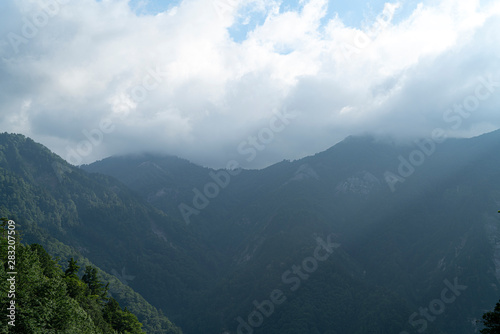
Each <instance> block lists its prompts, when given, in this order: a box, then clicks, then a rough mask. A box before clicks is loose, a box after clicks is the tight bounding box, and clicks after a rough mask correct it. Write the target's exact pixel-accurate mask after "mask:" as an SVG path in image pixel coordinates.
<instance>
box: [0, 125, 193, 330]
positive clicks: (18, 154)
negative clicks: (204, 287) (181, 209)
mask: <svg viewBox="0 0 500 334" xmlns="http://www.w3.org/2000/svg"><path fill="white" fill-rule="evenodd" d="M0 189H1V191H0V196H1V197H0V213H1V215H2V216H5V217H9V218H10V219H13V220H15V221H16V223H17V224H18V228H19V231H20V232H21V233H22V235H23V240H24V242H26V243H40V244H41V245H43V246H44V247H45V248H46V249H47V250H49V252H50V253H51V254H52V255H54V256H61V258H62V260H63V262H65V260H66V259H67V258H68V257H69V256H73V257H75V258H78V259H79V260H80V262H81V263H86V262H87V261H88V260H86V259H85V258H88V259H90V261H91V262H93V263H95V264H96V265H97V266H99V267H100V268H101V269H102V270H104V271H107V272H108V273H110V272H116V273H117V274H118V273H119V271H120V270H122V269H123V270H125V269H126V270H127V271H128V273H130V274H131V275H127V276H126V277H120V278H121V279H122V282H120V281H118V280H117V279H116V278H112V277H111V276H110V275H108V274H105V275H104V276H105V278H106V279H107V280H108V281H110V282H111V283H112V284H111V289H110V291H111V292H112V293H113V295H114V296H115V297H116V299H117V300H118V301H119V302H120V303H122V304H124V306H127V307H128V309H130V310H133V311H135V312H137V313H136V314H137V315H138V316H139V319H140V321H142V322H143V323H144V327H145V329H146V330H148V332H151V333H153V332H156V333H180V331H179V330H178V329H177V328H176V327H175V326H173V325H172V324H171V323H170V321H169V320H168V319H166V318H165V317H164V316H163V315H161V314H160V313H159V312H158V311H157V310H156V309H155V308H154V307H152V306H151V305H149V304H148V303H147V302H146V301H145V300H144V299H143V298H142V297H141V296H139V295H137V293H135V292H133V290H131V289H130V288H129V287H127V286H126V285H124V283H125V284H127V283H130V282H127V281H126V279H124V278H128V279H129V281H130V279H133V280H134V282H137V284H136V286H137V287H141V283H142V284H144V283H143V282H142V277H144V276H147V275H149V274H148V273H147V269H146V268H144V267H148V266H152V265H156V263H155V261H158V259H159V258H161V261H162V263H163V265H164V269H163V270H169V269H171V268H172V267H173V268H175V269H176V270H179V268H178V266H176V263H175V262H177V263H181V265H179V266H183V265H184V263H186V262H188V261H192V260H190V259H189V258H186V257H185V256H184V255H178V254H180V252H179V251H178V250H176V249H175V247H176V243H177V242H182V243H184V244H187V243H188V242H186V241H184V240H180V241H179V240H177V239H174V238H170V235H171V234H174V233H173V232H171V231H172V230H173V231H175V229H176V228H181V229H182V225H181V224H176V223H175V221H172V220H170V219H168V217H166V216H165V215H164V214H162V213H160V212H157V211H155V210H154V209H152V208H150V207H148V206H147V205H145V204H142V201H141V200H140V199H138V198H137V197H136V196H135V195H133V194H131V193H130V191H129V190H128V189H126V188H125V187H124V186H123V185H121V184H120V183H119V182H117V181H115V180H114V179H111V178H109V177H105V176H100V177H98V176H90V175H87V173H85V172H83V171H81V170H79V169H77V168H73V167H72V166H70V165H68V164H67V163H65V162H64V161H63V160H62V159H61V158H59V157H57V156H56V155H54V154H52V153H51V152H49V151H48V150H47V149H46V148H45V147H43V146H42V145H40V144H37V143H35V142H33V141H32V140H31V139H28V138H25V137H24V136H22V135H10V134H6V133H4V134H1V135H0ZM153 227H154V228H153ZM175 234H176V235H180V236H182V235H183V233H175ZM134 236H137V237H134ZM167 237H168V238H169V239H167ZM167 240H168V241H167ZM138 254H141V255H142V259H141V261H138ZM172 263H173V264H172ZM123 270H122V273H123V272H124V271H123ZM179 271H180V270H179ZM185 272H188V273H189V270H186V271H185ZM132 275H133V276H134V277H132ZM192 275H195V274H192ZM187 276H188V275H187ZM146 284H147V283H146ZM171 303H172V308H174V307H175V301H171Z"/></svg>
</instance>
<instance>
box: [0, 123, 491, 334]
mask: <svg viewBox="0 0 500 334" xmlns="http://www.w3.org/2000/svg"><path fill="white" fill-rule="evenodd" d="M0 145H1V148H0V153H1V155H0V167H1V172H2V173H1V176H0V178H1V180H0V185H1V190H2V192H1V193H2V201H1V202H0V205H1V207H0V209H1V212H0V213H1V214H2V216H7V217H9V218H10V219H13V220H15V221H16V222H17V223H18V224H19V229H20V230H21V231H23V233H24V241H25V242H27V243H40V244H42V245H43V246H44V247H46V249H47V250H48V252H49V253H50V254H51V255H59V256H61V258H63V257H64V258H65V259H67V258H68V257H69V256H73V255H71V254H73V253H75V252H76V253H79V254H80V256H81V257H82V258H83V257H85V258H88V259H89V260H90V261H91V262H92V263H93V264H95V265H96V266H98V267H99V268H100V269H101V270H102V271H104V272H108V273H113V274H114V275H115V276H116V277H117V278H118V279H120V281H121V282H120V281H118V279H112V278H110V280H111V281H112V282H115V283H117V284H120V283H121V285H120V286H121V287H120V288H115V290H113V288H111V292H112V295H113V297H115V298H116V299H117V300H118V301H119V302H120V304H121V305H123V306H127V307H128V309H129V310H130V311H132V312H133V313H134V314H137V315H138V318H139V321H140V322H141V323H143V325H144V328H145V329H146V330H148V327H147V326H150V327H149V328H150V330H151V332H154V331H153V329H152V328H153V327H155V326H156V327H155V328H157V330H159V329H158V328H159V327H161V326H164V327H165V326H166V328H171V329H169V330H171V332H172V333H174V332H176V331H178V330H177V329H175V328H174V327H173V325H172V324H171V323H170V322H169V321H168V320H166V318H164V317H162V316H161V314H160V313H158V312H157V311H156V310H155V309H154V308H152V307H151V306H149V305H148V304H147V303H146V302H145V301H144V300H140V297H138V296H137V295H133V296H132V295H131V294H132V292H131V290H130V288H129V287H128V286H125V284H127V285H130V287H131V288H133V289H134V290H135V291H137V292H139V293H140V294H141V295H142V296H144V298H145V299H146V300H147V301H148V302H150V303H151V304H152V305H154V306H155V307H156V308H158V309H161V310H163V312H164V313H165V314H166V315H167V316H168V317H169V318H170V319H171V320H172V321H173V322H174V323H175V324H176V325H178V326H180V327H181V328H182V330H183V332H184V333H187V334H198V333H200V334H201V333H208V334H212V333H213V334H221V333H231V334H232V333H252V332H253V333H287V334H288V333H291V334H293V333H297V334H299V333H300V334H303V333H314V334H318V333H321V334H332V333H342V334H343V333H401V332H403V333H405V332H406V333H417V332H423V331H427V332H429V333H450V334H451V333H454V334H455V333H459V334H460V333H471V332H474V330H475V327H476V325H475V319H479V318H480V317H481V315H482V314H483V313H484V311H486V310H489V309H492V307H493V306H494V305H495V302H496V301H497V300H498V298H499V297H500V291H499V290H498V278H499V277H500V276H499V275H500V274H498V273H499V272H500V267H499V268H498V269H497V267H496V265H495V264H496V263H498V261H497V259H498V258H500V253H498V250H497V246H496V241H497V239H498V238H499V237H500V231H499V230H498V223H499V219H498V217H497V215H498V214H497V211H498V207H499V205H500V157H498V155H495V154H494V152H497V151H498V149H499V148H500V147H499V146H500V132H494V133H490V134H487V135H484V136H481V137H477V138H472V139H448V140H445V141H444V142H443V141H442V140H438V139H436V140H435V141H425V142H424V141H421V142H419V143H418V144H415V143H413V144H411V145H406V146H405V145H396V144H394V143H391V142H389V141H387V140H385V141H381V140H375V139H373V138H371V137H349V138H347V139H346V140H344V141H343V142H341V143H339V144H337V145H335V146H334V147H332V148H330V149H329V150H327V151H325V152H322V153H319V154H316V155H315V156H311V157H307V158H304V159H300V160H297V161H283V162H281V163H278V164H276V165H273V166H270V167H268V168H266V169H263V170H237V169H235V170H212V169H208V168H203V167H200V166H197V165H195V164H192V163H190V162H188V161H186V160H182V159H179V158H176V157H170V156H158V155H151V154H144V155H136V156H126V157H112V158H108V159H104V160H103V161H100V162H96V163H94V164H92V165H89V166H82V168H75V167H72V166H70V165H68V164H66V163H65V162H64V161H63V160H62V159H60V158H59V157H57V156H55V155H54V154H52V153H50V152H49V151H48V150H47V149H46V148H44V147H42V146H41V145H39V144H36V143H34V142H33V141H32V140H30V139H27V138H25V137H23V136H20V135H9V134H3V135H1V136H0ZM242 159H243V158H242ZM103 174H107V175H108V176H105V175H103ZM82 261H83V260H82ZM79 262H80V260H79ZM81 263H82V264H83V262H81ZM123 283H125V284H123ZM120 289H121V291H122V293H121V294H119V293H117V292H113V291H120ZM123 291H127V293H123ZM115 294H116V296H115ZM138 300H139V302H137V301H138ZM127 303H128V304H127ZM129 305H130V307H129ZM146 305H147V307H149V308H148V309H147V311H145V310H146ZM133 307H135V308H136V309H135V310H134V309H133ZM136 310H137V312H136ZM140 312H142V314H140ZM152 314H154V315H152ZM157 316H158V318H156V317H157ZM155 319H158V321H157V322H155Z"/></svg>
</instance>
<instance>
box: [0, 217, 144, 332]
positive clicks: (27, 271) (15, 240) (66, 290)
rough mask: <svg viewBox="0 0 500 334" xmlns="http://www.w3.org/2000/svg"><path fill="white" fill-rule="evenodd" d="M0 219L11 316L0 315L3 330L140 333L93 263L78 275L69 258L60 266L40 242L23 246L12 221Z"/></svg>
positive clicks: (5, 301)
mask: <svg viewBox="0 0 500 334" xmlns="http://www.w3.org/2000/svg"><path fill="white" fill-rule="evenodd" d="M2 223H3V224H2V230H1V231H2V235H1V237H0V261H1V266H0V282H1V283H0V284H1V291H2V295H1V304H2V310H8V311H7V312H9V314H8V315H10V317H9V316H3V317H1V333H22V334H28V333H54V334H55V333H68V334H69V333H89V334H94V333H102V334H105V333H106V334H107V333H110V334H111V333H124V334H137V333H142V330H141V327H142V324H141V323H140V322H139V321H138V320H137V317H136V316H135V315H134V314H132V313H131V312H129V311H128V310H127V309H126V308H125V309H122V308H121V307H120V305H119V304H118V302H117V301H116V300H115V299H114V298H112V297H109V296H108V286H107V285H104V284H103V282H102V281H101V278H100V277H99V276H100V275H99V273H98V270H97V269H96V268H95V267H92V266H86V267H85V270H84V272H83V275H82V276H81V277H80V275H79V272H80V266H78V264H77V262H76V261H75V260H74V259H73V258H71V259H70V260H69V262H68V265H67V269H66V270H64V271H63V269H62V268H61V266H60V265H59V264H58V262H57V260H55V259H53V258H52V257H51V256H50V255H49V254H48V253H47V251H46V250H45V249H44V248H43V247H42V246H40V245H39V244H31V245H23V244H22V243H21V242H20V235H19V234H17V235H16V233H15V232H16V231H15V229H8V226H10V224H11V223H14V222H13V221H9V220H8V219H6V218H2ZM11 232H14V233H11ZM8 237H10V238H8ZM13 268H15V270H16V271H15V274H10V273H9V272H11V271H12V269H13ZM7 291H8V292H9V293H5V292H7Z"/></svg>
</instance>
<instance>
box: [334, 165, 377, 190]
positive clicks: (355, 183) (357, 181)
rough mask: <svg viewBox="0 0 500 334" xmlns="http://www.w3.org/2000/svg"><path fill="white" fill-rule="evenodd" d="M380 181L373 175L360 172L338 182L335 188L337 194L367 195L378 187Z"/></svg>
mask: <svg viewBox="0 0 500 334" xmlns="http://www.w3.org/2000/svg"><path fill="white" fill-rule="evenodd" d="M380 184H381V182H380V180H379V179H378V178H377V177H375V175H373V174H371V173H369V172H366V171H362V172H359V173H356V174H355V175H353V176H351V177H349V178H347V179H346V180H344V181H342V182H340V183H339V184H338V185H337V187H336V188H335V193H337V194H348V193H351V194H360V195H364V196H366V195H368V194H370V192H371V191H372V190H373V189H374V188H376V187H378V186H380Z"/></svg>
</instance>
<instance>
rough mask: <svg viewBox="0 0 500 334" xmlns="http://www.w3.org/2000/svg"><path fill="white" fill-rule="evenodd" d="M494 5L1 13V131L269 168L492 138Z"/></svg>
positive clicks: (316, 1) (205, 3)
mask: <svg viewBox="0 0 500 334" xmlns="http://www.w3.org/2000/svg"><path fill="white" fill-rule="evenodd" d="M498 31H500V0H489V1H479V0H467V1H463V0H435V1H420V2H419V1H413V0H401V1H399V2H383V1H362V0H350V1H328V0H286V1H285V0H284V1H280V0H268V1H264V0H244V1H243V0H173V1H159V0H157V1H153V0H150V1H148V0H133V1H127V0H101V1H95V0H78V1H69V0H3V1H2V2H1V3H0V131H2V132H9V133H21V134H23V135H26V136H29V137H31V138H32V139H34V140H35V141H37V142H40V143H42V144H44V145H45V146H47V147H48V148H49V149H51V150H52V151H54V152H55V153H57V154H58V155H60V156H61V157H62V158H64V159H66V160H67V161H68V162H70V163H72V164H74V165H80V164H87V163H91V162H93V161H96V160H99V159H103V158H105V157H107V156H111V155H122V154H130V153H139V152H144V151H148V152H153V153H162V154H171V155H177V156H180V157H182V158H186V159H189V160H191V161H193V162H195V163H197V164H200V165H203V166H209V167H214V168H224V167H226V166H227V163H228V162H229V161H231V160H236V161H237V162H238V163H239V165H240V166H242V167H244V168H263V167H266V166H269V165H271V164H273V163H276V162H279V161H282V160H284V159H289V160H294V159H299V158H302V157H304V156H307V155H313V154H315V153H318V152H320V151H323V150H325V149H327V148H329V147H331V146H333V145H335V144H336V143H338V142H339V141H341V140H343V139H344V138H345V137H347V136H350V135H375V136H380V137H384V138H386V137H390V138H394V140H396V141H398V142H408V143H411V142H412V141H413V140H414V139H416V138H421V137H425V138H427V137H432V134H433V133H435V132H436V131H443V132H444V133H446V135H447V136H449V137H471V136H476V135H480V134H482V133H486V132H490V131H493V130H496V129H498V128H500V113H499V107H500V34H498Z"/></svg>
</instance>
